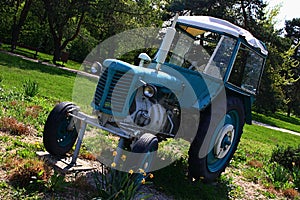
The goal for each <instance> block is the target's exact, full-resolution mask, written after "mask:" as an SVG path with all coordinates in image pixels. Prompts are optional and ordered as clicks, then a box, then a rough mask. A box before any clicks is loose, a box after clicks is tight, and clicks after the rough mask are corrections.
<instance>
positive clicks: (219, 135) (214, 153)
mask: <svg viewBox="0 0 300 200" xmlns="http://www.w3.org/2000/svg"><path fill="white" fill-rule="evenodd" d="M216 110H218V109H216ZM214 115H216V116H217V113H215V112H214V111H213V112H212V113H211V112H206V113H204V116H201V122H200V126H199V127H200V128H199V130H198V133H197V136H196V138H195V140H194V141H193V142H192V144H191V147H190V150H189V160H188V161H189V175H190V177H191V178H193V179H196V180H198V179H203V180H204V181H205V182H211V181H214V180H215V179H216V178H217V177H218V176H219V175H220V174H221V173H222V172H223V171H224V170H225V168H226V166H227V165H228V163H229V161H230V160H231V158H232V156H233V154H234V152H235V151H236V149H237V146H238V143H239V141H240V138H241V135H242V131H243V126H244V123H245V119H244V118H245V114H244V107H243V103H242V101H241V100H240V99H239V98H237V97H229V98H228V100H227V112H226V115H225V116H224V117H222V119H221V120H220V121H219V122H217V123H216V125H215V126H214V128H213V130H212V132H211V133H210V131H209V126H211V125H213V124H214V122H213V121H212V120H214ZM205 137H207V138H208V139H207V138H205ZM204 138H205V139H204ZM202 145H204V146H205V148H202ZM200 150H201V151H205V154H203V152H200ZM200 155H204V156H200Z"/></svg>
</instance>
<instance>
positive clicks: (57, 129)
mask: <svg viewBox="0 0 300 200" xmlns="http://www.w3.org/2000/svg"><path fill="white" fill-rule="evenodd" d="M73 108H75V105H74V104H72V103H70V102H62V103H60V104H57V105H56V106H55V107H54V108H53V110H52V111H51V112H50V114H49V116H48V118H47V121H46V123H45V127H44V133H43V143H44V146H45V148H46V150H47V151H48V152H49V153H50V154H52V155H55V156H64V155H65V154H66V153H67V152H69V151H70V150H71V149H72V147H73V145H74V143H75V141H76V139H77V136H78V131H77V128H76V126H75V124H74V125H73V126H72V127H71V128H70V129H69V130H68V129H67V128H68V126H69V124H70V123H71V120H72V117H71V116H69V115H68V113H70V112H71V111H70V110H71V109H73Z"/></svg>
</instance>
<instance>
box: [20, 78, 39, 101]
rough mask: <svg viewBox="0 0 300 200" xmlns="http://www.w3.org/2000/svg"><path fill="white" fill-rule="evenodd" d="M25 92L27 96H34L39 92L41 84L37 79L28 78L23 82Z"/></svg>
mask: <svg viewBox="0 0 300 200" xmlns="http://www.w3.org/2000/svg"><path fill="white" fill-rule="evenodd" d="M23 88H24V94H25V96H27V97H34V96H35V95H36V94H37V93H38V92H39V84H38V83H37V82H36V81H31V80H27V81H25V82H24V84H23Z"/></svg>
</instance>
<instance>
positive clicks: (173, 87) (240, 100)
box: [43, 16, 268, 182]
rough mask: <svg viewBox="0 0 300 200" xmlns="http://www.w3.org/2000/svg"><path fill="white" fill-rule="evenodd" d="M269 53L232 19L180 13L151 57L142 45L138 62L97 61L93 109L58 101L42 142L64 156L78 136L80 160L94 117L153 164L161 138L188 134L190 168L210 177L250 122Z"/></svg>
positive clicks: (206, 178) (123, 146)
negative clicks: (87, 132) (142, 48)
mask: <svg viewBox="0 0 300 200" xmlns="http://www.w3.org/2000/svg"><path fill="white" fill-rule="evenodd" d="M267 54H268V52H267V50H266V47H265V45H264V44H263V43H262V42H261V41H259V40H258V39H256V38H255V37H254V36H253V35H252V34H251V33H249V32H248V31H247V30H244V29H242V28H240V27H238V26H236V25H234V24H232V23H230V22H227V21H224V20H222V19H217V18H213V17H209V16H179V17H175V19H174V21H173V24H172V26H170V27H168V28H167V29H166V33H165V36H164V39H163V41H162V44H161V46H160V48H159V49H158V50H157V53H156V54H155V56H154V58H150V57H149V56H148V55H147V54H146V53H141V54H140V55H139V59H140V64H139V65H138V66H135V65H132V64H129V63H126V62H123V61H121V60H117V59H106V60H105V61H104V62H103V63H102V65H101V64H99V63H98V64H99V69H98V70H100V72H99V78H98V84H97V87H96V91H95V94H94V98H93V101H92V102H91V106H92V108H93V110H94V111H93V115H88V114H85V113H83V112H81V111H80V109H79V107H78V106H76V105H74V104H73V103H69V102H63V103H60V104H58V105H56V106H55V108H54V109H53V110H52V111H51V113H50V114H49V116H48V119H47V121H46V124H45V129H44V135H43V140H44V146H45V148H46V150H47V151H48V152H49V153H51V154H52V155H58V156H62V155H65V154H66V153H67V152H69V151H70V150H71V148H72V147H73V145H74V144H75V142H76V140H77V143H76V148H75V152H74V154H73V160H72V161H73V164H75V163H76V159H77V156H78V152H79V148H80V146H81V142H82V138H83V135H84V132H85V130H86V125H92V126H94V127H97V128H99V129H102V130H105V131H107V132H109V133H111V134H113V135H116V136H118V137H120V142H119V148H120V149H122V150H124V151H127V152H132V153H134V155H137V153H140V154H141V155H143V156H141V157H140V158H138V159H137V157H136V156H133V157H132V159H133V158H134V159H133V160H135V161H139V162H143V167H144V168H147V170H148V171H151V170H156V169H159V166H160V165H159V164H155V163H161V162H162V161H161V160H159V158H155V156H153V155H154V154H153V155H152V156H150V157H151V159H148V160H147V159H145V155H148V157H149V153H150V154H151V153H155V152H156V151H157V149H158V145H159V142H161V141H163V140H166V139H168V138H175V139H176V138H183V139H184V140H187V141H188V142H190V149H189V153H188V154H189V158H188V164H189V167H188V169H189V176H190V177H191V178H192V179H193V180H199V179H201V180H204V181H206V182H210V181H213V180H215V179H216V178H217V177H218V176H219V175H220V174H221V173H222V172H223V171H224V169H225V168H226V166H227V165H228V163H229V161H230V160H231V158H232V156H233V154H234V152H235V151H236V149H237V146H238V143H239V141H240V138H241V135H242V132H243V126H244V123H247V124H251V120H252V119H251V106H252V104H253V101H254V98H255V95H256V94H257V92H258V87H259V83H260V79H261V76H262V72H263V69H264V64H265V61H266V57H267ZM93 66H97V64H96V65H93ZM94 71H95V70H94ZM129 157H130V156H129ZM134 165H135V166H138V164H136V163H135V164H131V165H130V164H128V166H129V167H130V168H132V167H133V166H134Z"/></svg>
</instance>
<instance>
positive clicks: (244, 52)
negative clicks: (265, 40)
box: [229, 44, 264, 93]
mask: <svg viewBox="0 0 300 200" xmlns="http://www.w3.org/2000/svg"><path fill="white" fill-rule="evenodd" d="M263 62H264V59H263V58H262V57H261V56H260V55H259V54H257V53H256V52H254V51H253V50H251V49H249V48H248V47H247V46H245V45H244V44H241V46H240V49H239V52H238V54H237V57H236V60H235V64H234V66H233V68H232V71H231V75H230V77H229V82H230V83H232V84H233V85H236V86H238V87H241V88H242V89H244V90H247V91H249V92H251V93H256V91H257V87H258V84H259V78H260V75H261V73H262V67H263Z"/></svg>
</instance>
